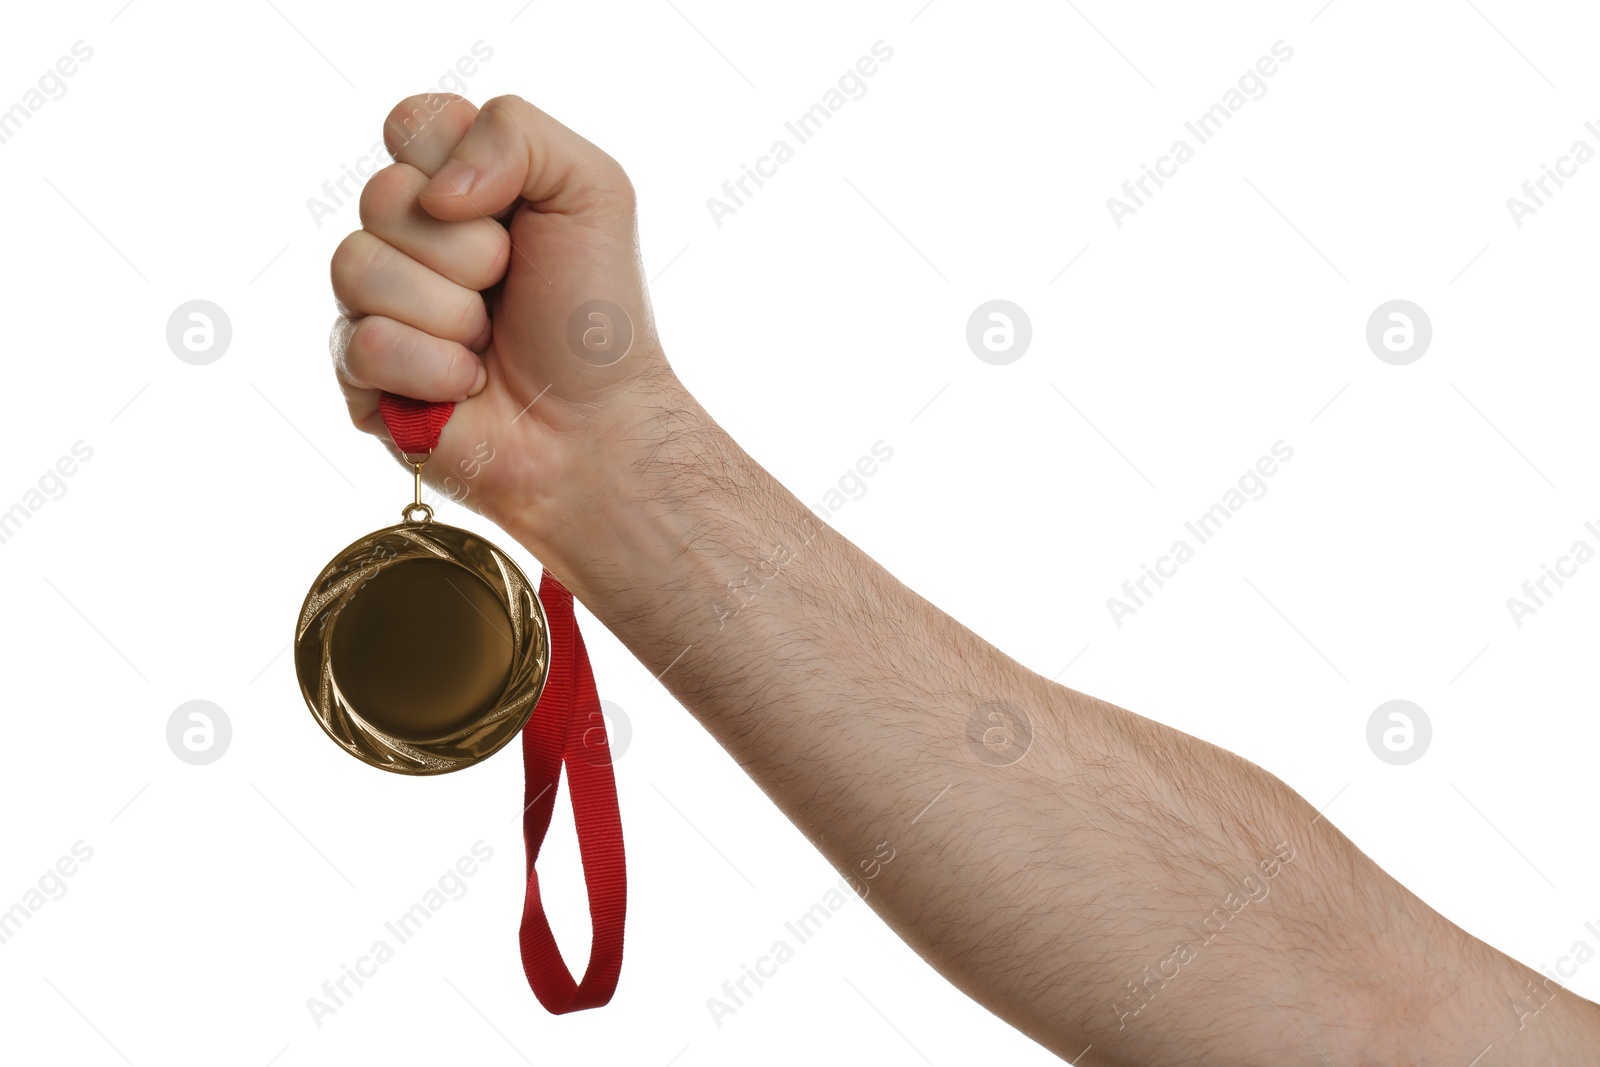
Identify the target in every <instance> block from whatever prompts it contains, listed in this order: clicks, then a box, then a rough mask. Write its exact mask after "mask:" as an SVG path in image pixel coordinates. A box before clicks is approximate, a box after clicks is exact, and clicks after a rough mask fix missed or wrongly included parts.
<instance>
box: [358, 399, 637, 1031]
mask: <svg viewBox="0 0 1600 1067" xmlns="http://www.w3.org/2000/svg"><path fill="white" fill-rule="evenodd" d="M454 407H455V405H454V404H448V403H443V404H430V403H426V402H424V401H420V400H412V399H410V398H408V397H403V396H396V395H394V394H392V393H384V394H383V395H382V396H381V397H380V398H379V401H378V410H379V411H380V412H381V413H382V415H383V422H384V425H385V426H387V427H388V428H389V435H390V436H391V437H393V438H394V443H395V446H396V447H397V448H399V449H400V451H402V452H404V453H407V454H408V455H421V454H424V453H427V452H431V451H432V450H433V449H434V448H436V447H438V444H439V435H440V432H441V431H442V430H443V429H444V424H445V423H446V422H447V421H448V420H449V418H450V414H451V412H452V410H453V409H454ZM539 601H540V603H542V604H543V605H544V610H545V618H546V621H547V622H548V623H549V625H550V673H549V676H548V677H547V678H546V679H545V685H544V692H543V693H541V694H540V696H539V703H538V706H537V707H535V708H534V709H533V715H532V716H531V717H530V718H529V719H528V723H527V725H526V726H524V727H523V728H522V766H523V775H524V781H525V787H524V793H523V800H524V804H525V807H524V808H523V811H522V836H523V841H524V843H525V844H526V846H527V854H528V862H527V872H526V877H527V893H526V895H525V896H524V898H523V905H522V927H521V930H520V932H519V938H518V940H519V941H520V943H521V946H522V970H523V973H525V974H526V975H527V977H528V986H529V987H530V988H531V989H532V990H533V995H534V996H536V997H538V998H539V1003H540V1004H543V1005H544V1006H545V1008H546V1009H547V1010H548V1011H550V1012H552V1013H554V1014H556V1015H561V1014H564V1013H566V1012H569V1011H581V1010H583V1009H584V1008H598V1007H600V1006H601V1005H602V1004H605V1003H607V1002H608V1001H610V999H611V994H612V993H613V992H614V991H615V990H616V988H617V977H618V975H619V974H620V973H621V971H622V932H623V920H624V917H625V915H626V912H627V903H628V883H627V869H626V864H625V861H624V856H623V849H622V816H621V814H620V813H619V812H618V810H617V785H616V780H615V778H614V777H613V776H612V773H611V750H610V748H609V747H608V745H607V743H606V731H605V719H604V717H603V716H602V715H601V713H600V697H599V695H598V693H597V691H596V689H595V684H594V672H593V671H592V670H591V669H590V667H589V654H588V652H587V651H586V650H585V649H584V647H583V637H582V635H581V634H580V633H579V632H578V621H577V618H576V616H575V615H574V614H573V603H572V594H571V593H569V592H568V591H567V589H566V587H565V586H563V585H562V584H561V582H560V581H558V580H557V579H556V577H555V575H553V574H551V573H550V572H549V571H548V570H546V571H545V572H544V576H543V577H542V579H541V580H540V582H539ZM563 766H565V767H566V769H567V788H568V790H569V792H570V793H571V794H572V818H573V822H574V824H575V825H576V827H577V831H578V851H579V853H580V854H581V855H582V857H583V881H584V885H585V887H586V888H587V889H588V892H589V921H590V926H591V929H592V931H593V936H592V940H591V942H590V948H589V966H588V968H587V970H585V972H584V975H583V981H581V982H577V981H574V980H573V977H572V972H571V971H569V970H568V969H567V965H566V963H565V962H564V961H563V960H562V958H561V950H560V949H559V948H558V947H557V946H556V942H555V938H554V936H553V935H552V934H551V932H550V921H549V920H548V919H547V918H546V917H545V913H544V903H543V900H542V899H541V897H540V895H539V874H538V871H536V870H535V869H534V866H535V864H536V862H537V861H538V859H539V849H540V846H542V845H543V844H544V836H545V832H546V831H547V830H549V828H550V818H551V816H552V815H553V814H554V812H555V803H556V786H557V783H558V782H559V781H560V778H561V768H562V767H563Z"/></svg>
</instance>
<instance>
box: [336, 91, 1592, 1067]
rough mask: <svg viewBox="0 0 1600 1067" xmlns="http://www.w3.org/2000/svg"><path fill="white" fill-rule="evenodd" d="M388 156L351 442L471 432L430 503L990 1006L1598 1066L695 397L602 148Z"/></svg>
mask: <svg viewBox="0 0 1600 1067" xmlns="http://www.w3.org/2000/svg"><path fill="white" fill-rule="evenodd" d="M384 135H385V140H386V141H387V143H388V145H389V148H390V151H391V152H392V153H393V154H394V157H395V160H396V162H395V163H394V165H392V166H390V167H388V168H386V169H385V170H383V171H381V172H379V173H378V174H376V175H374V176H373V178H372V179H371V180H370V181H369V182H368V184H367V186H366V188H365V190H364V191H363V194H362V198H361V221H362V229H361V230H359V231H357V232H355V233H352V234H351V235H350V236H349V237H348V238H346V240H345V241H344V242H343V243H342V244H341V245H340V246H339V248H338V250H337V251H336V252H335V254H334V257H333V264H332V274H333V287H334V292H335V295H336V297H337V298H338V301H339V304H340V311H341V316H340V318H339V319H338V321H337V323H336V325H335V328H334V333H333V339H332V349H333V356H334V363H335V368H336V370H337V374H338V379H339V382H340V385H341V387H342V388H343V390H344V394H345V397H346V400H347V402H348V405H349V409H350V417H351V420H352V421H353V422H354V424H355V425H356V426H357V427H359V428H360V429H362V430H364V431H366V432H368V433H371V434H374V435H375V436H378V437H380V438H381V439H382V440H384V441H385V443H386V444H388V447H389V448H390V450H391V451H393V445H392V443H388V438H387V435H386V433H385V431H384V428H383V424H382V422H381V420H380V418H379V417H378V414H377V395H378V390H380V389H387V390H390V391H392V392H396V393H401V394H404V395H407V396H412V397H417V398H419V399H424V400H454V401H457V402H458V406H457V408H456V412H455V415H454V417H453V418H452V419H451V421H450V422H449V424H448V425H447V426H446V428H445V431H444V436H443V439H442V440H441V442H440V446H439V448H438V449H437V450H436V451H435V453H434V455H433V457H432V458H431V459H430V460H429V462H428V464H427V466H426V467H425V471H426V472H427V477H428V478H429V480H430V482H432V484H434V485H435V486H437V487H439V488H441V490H442V491H445V492H447V493H449V494H451V495H453V496H457V497H458V498H460V499H462V500H463V502H464V503H466V504H467V505H468V506H470V507H473V508H475V509H477V510H478V511H479V512H481V513H482V514H484V515H486V516H488V517H489V518H491V519H493V520H494V521H496V522H497V523H499V524H500V525H501V526H502V527H503V528H504V529H505V530H507V531H508V532H509V533H510V534H511V535H512V536H513V537H515V538H516V539H517V540H518V541H519V542H520V543H521V544H522V545H523V546H525V547H526V548H527V549H528V550H529V551H530V552H531V553H533V555H535V556H536V557H537V558H538V559H539V560H541V561H542V562H543V563H544V564H545V565H546V566H547V567H549V569H550V570H551V571H552V572H553V573H554V574H556V576H557V577H559V578H560V579H561V580H562V581H563V582H564V583H565V584H566V585H567V587H568V588H569V589H571V590H572V592H573V593H574V595H575V596H577V597H578V599H579V600H581V601H582V602H583V603H584V605H585V606H586V607H588V608H589V610H590V611H591V612H593V614H594V615H595V616H596V617H597V618H599V619H600V620H601V621H602V622H603V623H605V625H606V626H607V627H609V628H610V629H611V630H612V631H613V632H614V633H615V634H616V635H617V636H618V637H619V638H620V639H621V640H622V641H623V642H624V643H625V644H626V645H627V646H628V648H629V649H631V650H632V651H633V653H634V654H635V655H636V656H637V657H638V658H639V659H640V661H641V662H643V663H644V664H645V665H646V666H647V667H649V668H650V669H651V671H652V672H656V671H662V672H664V673H663V674H662V678H661V680H662V682H663V684H665V685H666V686H667V688H668V689H669V690H671V692H672V694H673V695H674V696H675V697H676V698H677V699H678V700H679V701H680V702H681V703H682V704H683V706H684V707H685V708H687V709H688V710H689V711H690V713H691V714H693V715H694V717H695V718H696V719H697V720H698V721H699V722H700V724H701V725H702V726H703V727H704V728H705V729H706V730H708V731H709V732H710V733H711V734H712V735H713V736H714V737H715V738H716V739H717V740H718V742H720V743H721V744H722V745H723V747H724V748H726V749H727V751H728V753H729V754H730V755H731V756H732V757H733V758H734V759H736V760H737V761H738V762H739V764H740V766H741V767H743V768H744V770H745V771H747V772H748V773H749V774H750V776H751V777H752V778H753V779H754V780H755V781H756V782H757V783H758V784H759V785H760V786H761V788H762V789H763V790H765V791H766V793H767V795H768V796H770V797H771V798H772V800H773V802H774V803H775V804H777V805H778V807H779V808H780V809H781V810H782V811H783V812H784V813H785V814H786V815H787V816H788V817H789V818H790V819H791V820H792V821H793V822H794V823H795V825H796V826H797V827H799V828H800V830H801V831H803V832H804V833H805V834H806V835H807V837H808V838H809V839H810V840H811V841H812V843H813V844H815V846H816V847H817V848H818V849H819V850H820V851H821V852H822V853H823V854H824V855H825V856H827V858H828V859H829V860H830V861H831V862H832V863H833V864H834V866H835V867H836V868H837V869H838V870H839V871H840V872H841V873H842V874H844V875H846V876H847V877H849V878H850V879H851V881H852V882H853V884H855V885H857V887H858V890H866V889H869V887H868V884H867V883H868V882H870V891H869V892H868V895H867V901H868V903H869V904H870V905H871V907H872V908H873V909H875V911H876V912H877V913H878V915H879V916H880V917H881V918H882V919H883V920H884V922H886V923H888V924H889V926H890V927H891V928H893V929H894V931H895V932H896V933H897V934H899V935H900V937H902V938H903V939H904V940H905V941H906V942H907V943H908V944H910V945H911V946H912V947H913V948H914V949H916V950H917V951H918V952H919V953H920V954H921V955H922V956H923V957H924V958H925V959H926V960H927V961H928V963H929V964H930V965H932V966H933V967H935V968H936V969H937V970H938V971H939V972H940V973H941V974H943V975H944V976H945V977H946V978H947V979H949V980H950V981H951V982H952V983H954V984H955V985H956V986H957V987H959V988H960V989H961V990H963V991H964V992H965V993H967V995H969V996H970V997H972V998H973V999H974V1000H976V1001H977V1002H979V1003H980V1004H982V1005H984V1006H985V1007H986V1008H988V1009H989V1010H990V1011H992V1012H993V1013H994V1014H996V1015H998V1016H999V1017H1000V1018H1002V1019H1004V1020H1006V1021H1007V1022H1008V1023H1010V1024H1011V1025H1012V1026H1015V1027H1016V1028H1017V1029H1019V1030H1021V1031H1022V1032H1023V1033H1026V1034H1027V1035H1028V1036H1030V1037H1031V1038H1033V1039H1034V1040H1035V1041H1037V1042H1039V1043H1040V1044H1041V1045H1043V1046H1045V1047H1046V1048H1048V1049H1050V1050H1051V1051H1053V1052H1055V1053H1056V1054H1057V1055H1059V1056H1061V1057H1062V1058H1064V1059H1073V1060H1074V1062H1077V1063H1080V1064H1086V1065H1096V1067H1098V1065H1135V1064H1138V1065H1157V1064H1159V1065H1185V1064H1202V1063H1212V1064H1217V1063H1225V1064H1230V1065H1235V1067H1249V1065H1258V1064H1259V1065H1262V1067H1267V1065H1271V1067H1295V1065H1300V1064H1305V1065H1307V1067H1310V1065H1321V1064H1338V1065H1340V1067H1344V1065H1351V1067H1362V1065H1378V1064H1385V1065H1400V1064H1414V1065H1421V1064H1451V1065H1460V1067H1466V1065H1467V1064H1469V1063H1471V1064H1481V1065H1482V1067H1504V1065H1529V1067H1532V1065H1535V1064H1546V1063H1557V1062H1560V1063H1568V1062H1578V1061H1579V1060H1580V1059H1581V1058H1582V1055H1581V1054H1582V1053H1583V1052H1585V1051H1586V1050H1588V1049H1592V1048H1594V1047H1596V1046H1597V1045H1600V1007H1597V1006H1596V1005H1594V1004H1592V1003H1590V1002H1589V1001H1586V1000H1583V999H1581V998H1579V997H1577V996H1575V995H1574V994H1572V993H1570V992H1567V991H1565V990H1563V989H1561V988H1560V987H1559V986H1557V985H1556V984H1555V983H1554V982H1553V981H1551V980H1548V979H1547V978H1545V976H1543V975H1542V974H1539V973H1538V972H1536V971H1533V970H1531V969H1529V968H1527V967H1525V966H1523V965H1521V964H1519V963H1517V962H1516V961H1514V960H1512V959H1510V958H1509V957H1507V956H1505V955H1504V954H1502V953H1500V952H1498V951H1496V950H1495V949H1493V948H1491V947H1490V946H1488V945H1486V944H1484V943H1483V942H1481V941H1479V940H1478V939H1476V938H1474V937H1472V936H1471V935H1470V934H1467V933H1466V932H1465V931H1463V930H1461V929H1459V928H1458V927H1456V926H1454V925H1453V924H1451V923H1450V922H1449V921H1447V920H1446V919H1444V918H1443V917H1442V916H1440V915H1439V914H1437V913H1436V912H1434V911H1433V910H1432V909H1430V908H1429V907H1428V906H1427V905H1426V904H1425V903H1423V902H1422V901H1421V900H1419V899H1418V898H1417V897H1416V896H1414V895H1413V894H1412V893H1410V892H1409V891H1407V890H1406V888H1405V887H1404V886H1402V885H1400V884H1399V883H1398V882H1396V881H1395V880H1394V879H1392V878H1390V877H1389V876H1388V875H1387V874H1385V873H1384V872H1383V871H1382V870H1380V869H1379V868H1378V867H1377V866H1376V865H1375V864H1374V863H1373V862H1372V861H1371V860H1369V859H1368V858H1367V857H1366V856H1365V855H1363V854H1362V852H1361V851H1360V850H1359V849H1358V848H1357V847H1356V846H1355V845H1354V844H1352V843H1351V842H1350V841H1349V840H1348V839H1347V838H1346V837H1344V835H1342V834H1341V833H1340V832H1339V831H1338V830H1337V829H1336V828H1335V827H1334V826H1333V825H1332V824H1331V823H1330V822H1329V821H1328V820H1327V819H1325V818H1322V817H1320V816H1319V815H1318V813H1317V812H1316V810H1315V809H1314V808H1313V807H1312V806H1311V805H1310V804H1308V803H1307V802H1306V801H1305V800H1303V799H1302V798H1300V797H1299V796H1297V795H1296V794H1295V793H1294V792H1293V791H1292V790H1290V789H1289V788H1288V787H1287V786H1286V785H1284V783H1283V782H1281V781H1280V780H1278V779H1277V778H1275V777H1274V776H1273V775H1271V774H1270V773H1268V772H1267V771H1265V770H1263V769H1262V768H1260V767H1257V766H1256V765H1254V764H1252V763H1250V762H1249V761H1247V760H1244V759H1241V758H1240V757H1238V756H1236V755H1234V754H1232V753H1230V752H1227V751H1225V750H1223V749H1220V748H1217V747H1216V746H1213V745H1210V744H1207V743H1206V742H1204V741H1201V740H1199V739H1197V738H1194V737H1191V736H1189V735H1187V734H1184V733H1182V732H1180V731H1177V730H1173V729H1170V728H1168V727H1166V726H1163V725H1161V724H1159V723H1156V722H1154V721H1152V720H1150V719H1146V718H1144V717H1142V716H1139V715H1137V714H1134V713H1133V712H1131V711H1127V710H1125V709H1122V708H1119V707H1116V706H1114V705H1111V704H1108V703H1106V702H1105V701H1102V700H1098V699H1096V698H1094V697H1092V696H1089V695H1087V694H1084V693H1079V692H1075V691H1073V690H1071V689H1068V688H1066V687H1064V686H1060V685H1056V684H1053V683H1051V682H1049V681H1046V680H1045V679H1043V678H1041V677H1040V676H1038V675H1037V674H1034V673H1033V672H1031V671H1029V670H1027V669H1026V668H1024V667H1023V666H1022V665H1020V664H1018V663H1016V662H1015V661H1013V660H1011V659H1010V658H1009V657H1007V656H1006V655H1005V654H1004V653H1002V652H1000V651H999V650H997V649H995V648H994V647H992V646H990V645H988V644H986V643H985V642H983V641H982V640H980V639H979V638H978V637H977V636H975V635H974V634H972V633H971V632H970V631H968V630H967V629H966V628H964V627H963V626H961V625H960V624H959V623H958V622H956V621H955V620H954V619H951V618H949V617H948V616H946V615H945V614H943V613H942V612H941V611H939V610H938V609H937V608H935V607H934V606H933V605H931V604H929V603H928V602H927V601H925V600H924V599H922V598H921V597H920V596H918V595H917V594H916V593H915V592H913V591H912V590H911V589H908V588H907V587H905V586H904V585H902V584H901V583H900V582H898V581H896V580H895V578H894V577H893V576H892V575H890V574H889V573H888V572H887V571H885V570H884V569H883V568H882V567H880V566H879V565H878V564H876V563H875V562H874V561H873V560H872V559H870V558H869V557H867V556H866V555H865V554H864V553H862V552H861V551H860V550H859V549H858V548H856V547H855V546H854V545H852V544H851V543H850V542H849V541H847V540H845V539H844V538H843V537H841V536H839V535H838V534H837V533H835V532H834V531H833V530H831V529H829V528H828V527H827V526H826V525H824V524H822V523H821V522H820V521H819V520H817V519H816V518H815V517H814V516H813V515H812V513H811V512H810V510H809V509H808V508H806V507H805V506H803V505H802V504H801V503H800V502H799V501H798V500H796V499H795V497H793V496H792V495H791V494H790V493H789V492H788V491H786V490H785V489H784V488H783V487H782V486H781V485H779V484H778V483H777V482H776V481H775V480H774V479H773V478H772V477H771V476H770V475H769V474H768V473H767V472H766V471H765V470H763V469H762V467H761V466H760V465H759V464H758V463H757V462H756V461H755V460H753V459H751V458H750V456H748V455H746V454H745V452H744V451H743V450H742V449H740V447H739V446H738V445H737V444H736V443H735V442H734V441H733V440H732V439H731V438H730V437H729V436H728V435H727V434H726V433H725V432H724V431H723V430H722V428H721V427H720V426H718V425H717V423H716V422H715V421H714V420H713V419H712V418H711V416H710V415H709V414H707V413H706V411H705V410H704V409H703V408H702V407H701V406H700V405H699V404H698V403H696V401H695V400H694V398H693V397H692V396H691V395H690V394H689V393H688V391H687V390H686V389H685V388H684V387H683V385H682V384H681V383H680V382H679V381H678V379H677V377H676V376H675V375H674V374H673V372H672V370H671V368H670V367H669V365H668V363H667V360H666V357H665V355H664V354H663V352H662V348H661V343H660V340H659V338H658V337H657V335H656V330H655V325H654V322H653V319H652V317H651V314H650V307H649V299H648V295H647V293H646V285H645V280H644V275H643V271H642V266H641V261H640V256H639V249H638V240H637V231H636V225H635V203H634V194H633V188H632V186H631V185H630V183H629V181H628V179H627V176H626V175H625V174H624V173H623V170H622V168H621V167H620V166H619V165H618V164H617V163H616V162H615V161H614V160H612V159H611V158H610V157H609V156H607V155H606V154H605V153H604V152H602V151H601V150H600V149H598V148H596V147H595V146H594V145H592V144H590V143H589V142H588V141H585V140H584V139H583V138H581V137H579V136H578V135H577V134H576V133H574V132H572V131H571V130H569V129H567V128H566V127H564V126H562V125H560V124H559V123H557V122H556V121H555V120H554V119H552V118H550V117H549V116H548V115H545V114H544V113H543V112H541V111H539V110H538V109H536V108H534V107H533V106H532V105H531V104H529V103H527V102H526V101H523V100H521V99H519V98H517V97H499V98H496V99H494V100H491V101H488V102H487V103H486V104H485V105H484V107H483V109H482V110H481V111H480V110H478V109H477V108H475V107H474V106H473V105H472V104H470V103H468V102H467V101H465V100H461V99H459V98H457V97H453V96H449V95H447V94H433V95H429V96H418V97H411V98H409V99H407V100H406V101H404V102H402V103H401V104H400V105H399V106H398V107H397V108H396V109H395V110H394V111H393V112H392V113H391V114H390V115H389V117H388V119H387V120H386V122H385V126H384ZM508 238H509V239H508ZM595 299H601V300H607V301H610V302H611V303H612V304H614V305H616V306H618V307H620V308H621V309H622V310H623V311H624V313H625V315H626V318H627V320H630V321H631V324H632V333H633V337H632V344H631V347H630V348H629V349H628V351H627V354H626V356H625V357H623V358H622V359H620V360H618V361H617V362H615V363H612V364H610V365H607V366H600V365H597V363H598V362H602V361H601V360H596V359H594V358H592V357H591V358H588V359H585V358H579V357H580V353H579V351H578V350H577V349H575V348H573V347H571V346H569V344H568V341H567V324H568V319H569V317H570V316H571V315H572V314H573V312H574V310H575V309H576V308H578V306H579V305H580V304H583V303H585V302H586V301H589V300H595ZM614 325H615V324H614ZM485 443H487V445H488V447H490V448H492V449H493V455H494V457H495V458H494V460H493V461H492V462H491V463H488V464H481V463H474V458H475V457H481V456H482V455H483V447H484V444H485ZM469 472H470V473H469ZM891 855H892V859H890V860H889V861H887V862H885V861H884V857H885V856H891ZM1475 1057H1481V1058H1478V1059H1475Z"/></svg>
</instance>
